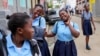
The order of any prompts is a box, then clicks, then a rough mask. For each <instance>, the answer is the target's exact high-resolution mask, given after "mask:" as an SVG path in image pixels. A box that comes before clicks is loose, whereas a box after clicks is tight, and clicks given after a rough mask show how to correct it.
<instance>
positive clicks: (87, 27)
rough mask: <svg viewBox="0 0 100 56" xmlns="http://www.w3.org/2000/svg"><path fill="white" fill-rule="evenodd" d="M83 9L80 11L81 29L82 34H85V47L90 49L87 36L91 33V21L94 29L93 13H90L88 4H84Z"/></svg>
mask: <svg viewBox="0 0 100 56" xmlns="http://www.w3.org/2000/svg"><path fill="white" fill-rule="evenodd" d="M84 8H85V10H84V11H83V13H82V17H81V18H82V19H81V21H82V30H83V35H85V36H86V49H87V50H91V48H90V46H89V38H90V35H92V34H93V32H92V27H91V22H92V24H93V27H94V30H96V27H95V24H94V20H93V15H92V13H91V12H90V11H89V4H85V5H84Z"/></svg>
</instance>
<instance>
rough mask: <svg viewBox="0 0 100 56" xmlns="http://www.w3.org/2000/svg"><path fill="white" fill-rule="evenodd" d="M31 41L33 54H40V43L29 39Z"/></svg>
mask: <svg viewBox="0 0 100 56" xmlns="http://www.w3.org/2000/svg"><path fill="white" fill-rule="evenodd" d="M29 43H30V48H31V53H32V55H33V56H35V53H37V55H38V56H39V49H38V45H37V44H34V41H29Z"/></svg>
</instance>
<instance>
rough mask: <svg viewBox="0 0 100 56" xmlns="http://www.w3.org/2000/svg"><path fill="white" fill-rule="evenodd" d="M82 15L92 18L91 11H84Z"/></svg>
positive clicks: (85, 17)
mask: <svg viewBox="0 0 100 56" xmlns="http://www.w3.org/2000/svg"><path fill="white" fill-rule="evenodd" d="M81 17H82V19H84V20H90V19H91V18H92V13H91V12H86V11H83V13H82V15H81Z"/></svg>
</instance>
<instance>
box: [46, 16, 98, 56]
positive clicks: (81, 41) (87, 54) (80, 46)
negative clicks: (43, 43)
mask: <svg viewBox="0 0 100 56" xmlns="http://www.w3.org/2000/svg"><path fill="white" fill-rule="evenodd" d="M72 21H73V22H76V23H78V25H79V27H80V36H79V38H77V39H75V43H76V46H77V51H78V56H100V33H99V32H100V23H99V22H95V25H96V31H95V32H93V33H94V34H93V35H92V36H90V47H91V49H92V50H90V51H88V50H86V49H85V36H83V33H82V30H81V18H80V17H77V16H72ZM47 28H48V29H49V30H48V31H50V29H51V28H52V26H51V27H50V26H48V27H47ZM55 39H56V38H47V42H48V43H49V48H50V52H51V53H52V51H53V47H54V43H55Z"/></svg>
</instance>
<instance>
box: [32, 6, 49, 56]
mask: <svg viewBox="0 0 100 56" xmlns="http://www.w3.org/2000/svg"><path fill="white" fill-rule="evenodd" d="M32 26H36V27H39V28H41V30H40V31H42V32H43V30H44V32H45V30H46V21H45V18H44V17H43V7H42V6H41V5H36V6H35V8H34V10H33V22H32ZM44 32H43V33H44ZM43 33H40V32H39V35H40V34H43ZM35 35H36V34H35ZM39 35H38V36H35V39H36V40H37V41H38V44H39V47H40V50H41V52H42V56H50V52H49V48H48V44H47V42H46V40H45V38H44V34H43V37H42V35H41V36H39ZM37 37H40V38H37Z"/></svg>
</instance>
